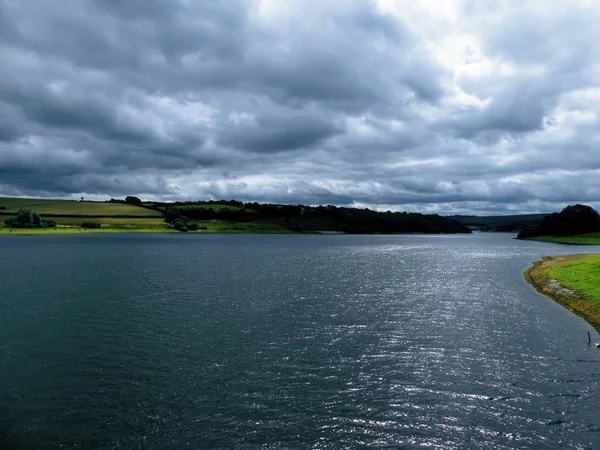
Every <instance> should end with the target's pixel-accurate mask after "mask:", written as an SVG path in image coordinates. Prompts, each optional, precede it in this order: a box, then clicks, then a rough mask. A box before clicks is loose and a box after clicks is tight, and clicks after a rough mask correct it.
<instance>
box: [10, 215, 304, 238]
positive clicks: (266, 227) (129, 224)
mask: <svg viewBox="0 0 600 450" xmlns="http://www.w3.org/2000/svg"><path fill="white" fill-rule="evenodd" d="M65 219H67V220H63V218H60V220H57V222H58V223H59V226H58V227H56V228H6V227H3V228H0V235H13V234H14V235H32V234H36V235H50V234H55V235H56V234H82V233H85V234H89V233H180V232H179V231H177V230H174V229H173V228H169V227H168V225H167V224H166V223H165V222H164V221H163V220H162V219H135V218H132V219H111V218H103V219H99V220H98V221H99V222H101V223H102V227H101V228H91V229H90V228H82V227H80V226H78V225H79V224H81V219H79V218H73V219H71V218H65ZM197 223H198V225H199V226H200V227H203V228H205V229H203V230H197V231H188V232H187V234H211V233H225V234H242V233H244V234H252V233H256V234H259V233H260V234H295V233H294V232H293V231H290V230H288V229H286V228H285V227H282V226H280V225H277V224H272V223H262V222H240V223H236V222H226V221H207V222H197Z"/></svg>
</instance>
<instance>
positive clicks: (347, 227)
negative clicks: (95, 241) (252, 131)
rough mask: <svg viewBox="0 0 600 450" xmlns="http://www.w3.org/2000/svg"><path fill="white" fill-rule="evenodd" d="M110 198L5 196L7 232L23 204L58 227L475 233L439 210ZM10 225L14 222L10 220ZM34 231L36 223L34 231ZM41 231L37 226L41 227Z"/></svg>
mask: <svg viewBox="0 0 600 450" xmlns="http://www.w3.org/2000/svg"><path fill="white" fill-rule="evenodd" d="M137 202H138V203H131V202H129V203H126V202H124V201H122V200H113V199H111V200H110V201H105V202H93V201H75V200H48V199H32V198H0V215H2V216H4V217H5V218H6V219H7V220H8V223H7V226H6V227H4V228H0V230H3V232H6V229H7V228H10V232H25V231H23V230H21V231H18V230H17V228H19V227H21V225H20V224H19V222H18V221H16V220H15V215H16V213H17V211H18V210H19V209H23V208H24V209H29V210H31V211H32V212H35V213H38V214H39V215H40V216H41V218H42V219H43V220H46V221H52V222H56V225H57V228H56V229H54V230H53V231H50V230H46V231H44V232H65V231H77V232H79V231H90V228H93V229H95V230H97V231H111V230H113V231H114V230H121V231H124V230H129V231H175V230H178V231H199V232H208V233H210V232H217V233H317V232H322V231H329V232H331V231H333V232H339V233H354V234H357V233H378V234H389V233H470V230H469V229H468V228H467V227H465V226H464V225H462V224H461V223H460V222H458V221H456V220H452V219H448V218H445V217H441V216H439V215H423V214H418V213H406V212H390V211H388V212H377V211H372V210H369V209H357V208H342V207H336V206H332V205H328V206H316V207H315V206H304V205H274V204H260V203H256V202H254V203H242V202H239V201H235V200H229V201H226V200H221V201H201V202H200V201H199V202H173V203H161V202H156V203H153V202H141V201H140V200H139V199H137ZM9 225H10V226H9ZM28 232H29V233H33V232H34V231H32V230H31V229H30V230H29V231H28ZM36 232H37V231H36Z"/></svg>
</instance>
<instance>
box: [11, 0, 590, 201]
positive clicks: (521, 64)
mask: <svg viewBox="0 0 600 450" xmlns="http://www.w3.org/2000/svg"><path fill="white" fill-rule="evenodd" d="M283 1H284V0H282V1H281V2H279V1H278V2H273V3H271V7H274V8H275V11H274V12H271V14H272V15H271V16H269V15H268V14H266V15H265V14H263V13H264V11H263V9H261V8H264V7H265V4H263V3H262V2H261V1H260V0H231V1H214V2H187V1H182V0H177V1H175V0H173V1H166V0H143V1H142V0H131V1H127V2H120V1H116V0H113V1H111V0H79V1H74V0H71V1H68V2H66V3H65V5H63V7H61V8H57V7H55V6H51V5H49V4H48V3H47V2H44V1H42V0H32V1H29V2H26V4H25V3H24V2H19V1H17V0H6V1H4V2H2V3H1V4H0V58H1V59H2V60H3V62H5V64H4V65H3V66H2V67H0V187H1V190H0V195H8V194H7V193H17V194H18V195H44V196H46V195H60V196H79V195H94V196H98V197H99V198H101V197H102V196H108V197H112V196H115V197H116V196H123V195H127V194H139V195H145V196H147V197H149V198H156V199H174V200H176V199H198V198H206V197H215V198H220V197H228V198H240V199H241V200H258V201H277V202H290V203H306V204H317V203H334V204H344V205H350V204H361V205H369V206H371V207H381V208H391V209H395V208H406V209H411V210H415V209H419V208H423V210H425V211H430V212H434V211H439V212H446V213H448V212H452V211H463V212H464V211H466V210H472V211H487V212H490V211H492V210H493V211H517V210H519V208H521V209H520V210H523V211H534V210H535V211H539V210H540V208H542V209H543V208H547V207H548V208H550V207H552V208H558V207H560V206H561V205H563V203H564V202H571V201H573V202H575V201H580V202H582V201H589V202H592V201H593V200H594V192H597V188H599V187H600V186H597V183H596V182H595V181H594V179H595V172H593V171H594V170H597V169H598V162H597V159H596V158H594V152H596V150H597V148H596V147H597V145H598V143H600V137H599V134H598V131H597V130H598V126H597V125H598V116H599V115H600V109H599V108H598V102H597V101H596V103H595V104H594V103H593V102H590V101H589V98H588V97H589V96H593V95H595V94H593V93H591V94H585V95H583V97H582V98H583V100H580V101H579V103H577V102H575V101H571V100H569V95H571V94H572V93H573V92H574V91H576V90H578V89H582V88H592V90H593V88H598V87H599V86H598V82H597V79H596V78H595V77H594V74H595V73H597V72H596V71H597V63H595V61H597V60H599V58H598V56H600V55H598V50H597V49H596V47H595V46H594V45H593V43H594V42H595V36H596V35H597V34H598V33H597V32H598V31H600V30H598V25H597V24H598V23H600V20H598V19H599V17H598V15H599V13H598V11H597V10H592V9H586V8H585V7H583V6H581V7H580V6H577V7H573V8H570V9H569V10H567V9H562V10H561V9H558V10H557V12H556V13H554V14H552V13H551V12H547V13H545V14H544V16H543V17H541V16H539V14H538V13H537V12H535V11H534V10H530V9H528V6H527V5H523V4H522V3H521V2H508V3H506V5H508V6H506V5H504V6H503V5H500V4H498V3H497V2H492V3H491V4H489V5H488V6H486V7H485V8H480V7H479V6H478V5H479V4H480V3H477V4H474V3H473V2H466V7H467V8H471V9H470V10H469V14H468V15H467V14H465V11H462V13H463V14H462V15H461V17H460V20H461V22H460V25H461V26H462V25H464V26H465V30H466V31H465V32H468V33H471V34H472V35H473V36H475V37H476V38H477V40H478V42H479V43H480V44H481V48H482V52H483V56H484V57H486V58H488V60H489V61H492V62H493V63H498V64H500V63H506V64H509V65H511V67H512V72H511V73H508V74H507V73H494V72H492V73H488V74H485V75H482V76H463V75H458V74H457V73H454V72H452V69H451V68H448V67H446V66H443V65H441V64H440V62H439V61H438V60H437V58H436V54H435V51H434V50H431V48H432V46H433V47H435V45H437V44H439V36H438V35H437V33H429V34H428V32H427V30H424V31H423V32H421V30H415V29H413V28H411V23H410V19H409V18H408V16H407V17H405V15H404V14H401V16H402V17H403V19H400V18H399V17H397V16H393V15H391V14H387V13H384V12H382V10H381V9H380V8H379V7H378V6H377V2H376V1H375V0H373V1H367V0H364V1H363V0H349V1H347V2H334V1H332V0H325V1H318V2H317V1H313V0H311V1H308V2H293V1H292V2H289V3H285V5H286V6H285V7H282V9H281V10H279V11H278V10H277V8H279V7H280V6H281V5H282V4H284V3H282V2H283ZM490 8H491V9H494V8H497V10H496V11H492V10H491V9H490ZM507 8H508V9H507ZM286 10H287V11H288V12H287V13H286ZM282 11H283V12H282ZM491 15H497V16H498V17H505V18H506V21H505V22H502V23H494V22H493V20H490V17H491ZM429 31H430V32H431V31H432V30H429ZM433 31H436V32H437V31H438V30H433ZM441 31H443V30H440V32H441ZM445 32H447V33H450V34H451V33H453V30H452V28H448V29H447V30H445ZM440 36H442V37H443V36H444V35H443V33H442V34H440ZM436 39H437V40H436ZM437 56H440V55H437ZM457 92H459V93H461V95H462V94H467V95H472V96H474V97H477V98H478V99H479V100H482V101H485V102H487V103H486V104H485V106H473V104H472V103H464V104H463V103H460V102H459V103H458V104H457V103H455V99H454V95H456V94H457ZM586 95H587V96H588V97H586ZM223 174H226V175H225V176H224V175H223ZM17 194H13V195H17ZM378 205H379V206H378Z"/></svg>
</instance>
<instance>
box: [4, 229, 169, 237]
mask: <svg viewBox="0 0 600 450" xmlns="http://www.w3.org/2000/svg"><path fill="white" fill-rule="evenodd" d="M92 233H179V231H176V230H173V229H172V228H138V227H131V228H128V227H120V228H100V229H88V228H81V227H57V228H0V235H15V236H18V235H32V234H36V235H51V234H52V235H57V234H65V235H66V234H92Z"/></svg>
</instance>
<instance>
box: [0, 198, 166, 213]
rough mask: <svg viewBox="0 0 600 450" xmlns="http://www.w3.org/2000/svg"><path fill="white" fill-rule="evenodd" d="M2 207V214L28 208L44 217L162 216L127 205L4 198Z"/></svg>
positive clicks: (1, 202)
mask: <svg viewBox="0 0 600 450" xmlns="http://www.w3.org/2000/svg"><path fill="white" fill-rule="evenodd" d="M2 206H4V207H6V209H3V210H1V212H7V213H10V212H17V210H19V209H20V208H28V209H31V210H32V211H35V212H37V213H39V214H41V215H42V216H43V215H44V214H63V215H72V216H156V217H161V216H162V213H161V212H160V211H155V210H152V209H148V208H141V207H139V206H136V205H131V204H125V203H109V202H79V201H76V200H46V199H43V200H41V199H35V198H7V197H3V198H0V207H2Z"/></svg>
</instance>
